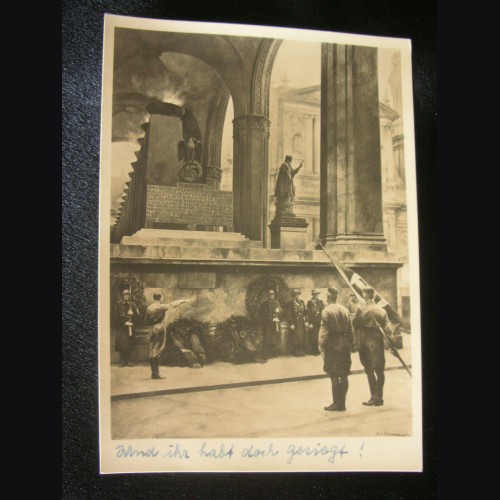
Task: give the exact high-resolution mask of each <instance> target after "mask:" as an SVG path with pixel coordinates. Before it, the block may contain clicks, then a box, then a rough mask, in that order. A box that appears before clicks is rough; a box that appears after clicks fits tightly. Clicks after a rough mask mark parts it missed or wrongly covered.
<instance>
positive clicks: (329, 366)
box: [319, 288, 354, 411]
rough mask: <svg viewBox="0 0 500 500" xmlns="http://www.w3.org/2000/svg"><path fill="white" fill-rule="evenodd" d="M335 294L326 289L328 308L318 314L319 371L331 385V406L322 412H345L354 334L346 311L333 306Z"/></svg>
mask: <svg viewBox="0 0 500 500" xmlns="http://www.w3.org/2000/svg"><path fill="white" fill-rule="evenodd" d="M338 294H339V291H338V290H337V289H336V288H328V293H327V301H328V305H327V306H326V307H325V308H324V309H323V312H322V313H321V329H320V335H319V350H320V352H321V355H322V356H323V361H324V364H323V370H324V371H325V372H326V373H328V375H329V376H330V379H331V381H332V395H333V404H331V405H330V406H326V407H325V410H326V411H345V409H346V408H345V398H346V395H347V389H348V388H349V381H348V378H347V377H348V375H349V372H350V370H351V347H352V341H353V335H354V331H353V328H352V322H351V315H350V313H349V310H348V309H347V308H346V307H344V306H341V305H340V304H337V296H338Z"/></svg>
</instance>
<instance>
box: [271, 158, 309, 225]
mask: <svg viewBox="0 0 500 500" xmlns="http://www.w3.org/2000/svg"><path fill="white" fill-rule="evenodd" d="M292 160H293V158H292V157H291V156H290V155H286V156H285V161H284V163H282V164H281V166H280V169H279V173H278V178H277V180H276V187H275V189H274V196H275V198H276V203H275V205H276V216H281V215H288V216H292V217H294V216H295V213H294V212H293V206H294V200H295V184H294V182H293V178H294V177H295V175H297V173H298V171H299V170H300V169H301V168H302V164H303V163H304V160H302V161H301V162H300V165H299V166H298V167H297V168H293V167H292Z"/></svg>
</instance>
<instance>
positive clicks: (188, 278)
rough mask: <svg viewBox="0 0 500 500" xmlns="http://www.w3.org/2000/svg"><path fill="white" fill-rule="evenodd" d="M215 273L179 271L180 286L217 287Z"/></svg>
mask: <svg viewBox="0 0 500 500" xmlns="http://www.w3.org/2000/svg"><path fill="white" fill-rule="evenodd" d="M215 284H216V274H215V273H179V288H191V289H201V288H215Z"/></svg>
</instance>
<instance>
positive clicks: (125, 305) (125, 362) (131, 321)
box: [115, 288, 141, 367]
mask: <svg viewBox="0 0 500 500" xmlns="http://www.w3.org/2000/svg"><path fill="white" fill-rule="evenodd" d="M140 317H141V315H140V313H139V309H138V308H137V306H136V304H135V302H133V301H132V300H130V290H129V289H128V288H125V289H124V290H123V291H122V298H121V299H120V300H119V301H118V302H117V304H116V311H115V320H116V324H117V331H116V338H115V349H116V350H117V351H118V352H119V353H120V367H123V366H134V365H133V364H132V363H131V362H130V355H131V353H132V349H133V348H134V330H135V328H134V327H135V325H136V324H137V322H138V321H139V319H140Z"/></svg>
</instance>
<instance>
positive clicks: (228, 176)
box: [220, 97, 234, 191]
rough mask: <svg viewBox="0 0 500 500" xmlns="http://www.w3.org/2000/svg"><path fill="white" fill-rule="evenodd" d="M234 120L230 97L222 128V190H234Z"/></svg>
mask: <svg viewBox="0 0 500 500" xmlns="http://www.w3.org/2000/svg"><path fill="white" fill-rule="evenodd" d="M233 120H234V106H233V99H232V98H231V97H229V102H228V103H227V109H226V116H225V119H224V125H223V129H222V145H221V169H222V172H221V182H220V189H221V191H232V190H233Z"/></svg>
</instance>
